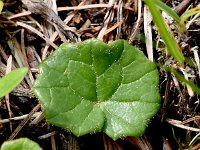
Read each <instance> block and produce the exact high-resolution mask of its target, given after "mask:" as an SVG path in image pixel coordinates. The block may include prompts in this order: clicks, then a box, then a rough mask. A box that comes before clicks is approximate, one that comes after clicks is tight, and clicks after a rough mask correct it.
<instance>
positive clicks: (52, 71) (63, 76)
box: [33, 39, 160, 140]
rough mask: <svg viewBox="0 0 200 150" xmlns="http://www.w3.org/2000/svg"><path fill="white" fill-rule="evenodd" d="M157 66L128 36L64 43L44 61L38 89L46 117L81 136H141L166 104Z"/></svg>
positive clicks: (36, 84)
mask: <svg viewBox="0 0 200 150" xmlns="http://www.w3.org/2000/svg"><path fill="white" fill-rule="evenodd" d="M158 84H159V76H158V70H157V68H156V65H155V64H154V63H152V62H150V61H149V60H148V59H147V58H146V57H145V55H144V54H143V53H142V52H140V51H139V50H137V49H135V48H134V47H133V46H131V45H129V44H128V42H126V41H124V40H116V41H114V42H112V43H110V44H105V43H103V42H102V41H99V40H95V39H90V40H86V41H84V42H82V43H80V44H67V43H64V44H62V45H61V46H60V47H59V48H58V49H57V50H56V51H55V52H54V54H53V55H52V56H50V57H49V58H48V59H47V60H45V61H43V62H42V63H41V64H40V75H39V77H38V79H37V80H36V82H35V84H34V87H33V90H34V92H35V94H36V95H37V97H38V98H39V100H40V101H41V103H42V104H43V106H44V108H45V116H46V119H47V120H48V121H49V122H50V123H52V124H54V125H56V126H59V127H62V128H65V129H68V130H70V131H71V132H72V133H74V134H75V135H76V136H81V135H85V134H88V133H96V132H100V131H103V132H105V133H106V134H107V135H108V136H110V137H111V138H112V139H114V140H116V139H118V138H120V137H124V136H141V135H142V134H143V133H144V131H145V128H146V126H147V123H148V121H149V120H150V119H151V117H153V116H154V115H155V113H156V112H157V111H158V110H159V107H160V95H159V90H158Z"/></svg>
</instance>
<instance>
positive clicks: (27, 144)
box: [1, 138, 41, 150]
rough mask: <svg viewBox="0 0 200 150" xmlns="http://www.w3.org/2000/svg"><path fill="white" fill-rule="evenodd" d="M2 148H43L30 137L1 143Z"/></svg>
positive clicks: (8, 149)
mask: <svg viewBox="0 0 200 150" xmlns="http://www.w3.org/2000/svg"><path fill="white" fill-rule="evenodd" d="M1 150H41V148H40V146H39V145H38V144H37V143H35V142H33V141H31V140H29V139H28V138H20V139H16V140H13V141H6V142H4V143H3V144H2V145H1Z"/></svg>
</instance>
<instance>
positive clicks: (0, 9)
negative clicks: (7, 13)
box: [0, 0, 4, 14]
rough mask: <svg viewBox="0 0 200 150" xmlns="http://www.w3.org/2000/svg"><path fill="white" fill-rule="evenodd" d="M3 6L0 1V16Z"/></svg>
mask: <svg viewBox="0 0 200 150" xmlns="http://www.w3.org/2000/svg"><path fill="white" fill-rule="evenodd" d="M3 5H4V3H3V1H2V0H0V14H1V12H2V10H3Z"/></svg>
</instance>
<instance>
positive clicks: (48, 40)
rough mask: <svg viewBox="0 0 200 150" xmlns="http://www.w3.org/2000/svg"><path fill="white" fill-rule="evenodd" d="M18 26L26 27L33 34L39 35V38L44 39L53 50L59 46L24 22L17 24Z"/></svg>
mask: <svg viewBox="0 0 200 150" xmlns="http://www.w3.org/2000/svg"><path fill="white" fill-rule="evenodd" d="M16 24H17V25H19V26H21V27H24V28H26V29H28V30H30V31H32V32H33V33H35V34H37V35H38V36H39V37H41V38H42V39H44V40H45V41H46V42H47V43H48V44H49V45H51V46H52V47H53V48H55V49H56V48H57V46H56V45H55V44H54V43H53V42H52V41H51V40H50V39H49V38H47V37H46V36H45V35H44V34H42V33H41V32H40V31H38V30H37V29H35V28H33V27H31V26H29V25H27V24H25V23H22V22H16Z"/></svg>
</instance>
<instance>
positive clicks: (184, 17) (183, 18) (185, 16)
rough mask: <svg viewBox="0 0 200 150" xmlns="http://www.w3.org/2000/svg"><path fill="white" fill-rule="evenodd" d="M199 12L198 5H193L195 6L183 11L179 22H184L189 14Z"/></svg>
mask: <svg viewBox="0 0 200 150" xmlns="http://www.w3.org/2000/svg"><path fill="white" fill-rule="evenodd" d="M199 12H200V7H195V8H192V9H189V10H187V11H186V12H184V13H183V14H182V15H181V21H180V23H181V24H184V22H185V21H186V20H187V19H188V18H189V17H191V16H193V15H195V14H197V13H199Z"/></svg>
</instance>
